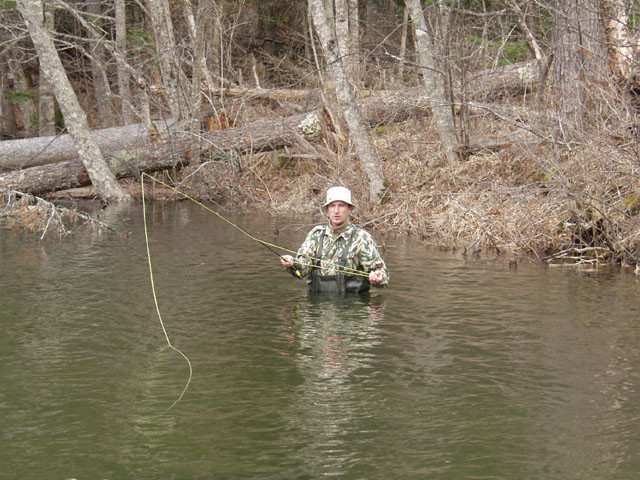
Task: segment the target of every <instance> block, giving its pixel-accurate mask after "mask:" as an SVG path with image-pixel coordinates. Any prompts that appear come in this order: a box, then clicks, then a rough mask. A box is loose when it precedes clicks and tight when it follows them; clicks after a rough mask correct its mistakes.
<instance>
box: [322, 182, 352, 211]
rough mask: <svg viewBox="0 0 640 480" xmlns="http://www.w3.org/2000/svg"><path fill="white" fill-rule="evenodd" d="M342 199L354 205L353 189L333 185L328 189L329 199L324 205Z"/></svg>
mask: <svg viewBox="0 0 640 480" xmlns="http://www.w3.org/2000/svg"><path fill="white" fill-rule="evenodd" d="M337 201H342V202H345V203H348V204H349V205H351V206H352V207H353V206H354V205H353V203H352V202H351V190H349V189H348V188H345V187H331V188H330V189H329V190H327V201H326V202H324V205H323V207H325V208H326V207H328V206H329V204H330V203H333V202H337Z"/></svg>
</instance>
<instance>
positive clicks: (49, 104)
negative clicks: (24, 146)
mask: <svg viewBox="0 0 640 480" xmlns="http://www.w3.org/2000/svg"><path fill="white" fill-rule="evenodd" d="M44 26H45V28H46V29H48V30H53V28H54V27H55V22H54V16H53V7H52V6H51V5H50V4H48V3H47V4H45V6H44ZM38 94H39V97H38V135H39V136H41V137H47V136H51V135H55V134H56V99H55V97H54V96H53V93H52V88H51V85H49V84H48V83H47V79H46V78H45V76H44V75H40V78H39V79H38Z"/></svg>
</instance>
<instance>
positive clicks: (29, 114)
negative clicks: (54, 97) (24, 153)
mask: <svg viewBox="0 0 640 480" xmlns="http://www.w3.org/2000/svg"><path fill="white" fill-rule="evenodd" d="M10 55H11V53H10ZM9 72H10V76H11V79H12V80H13V89H14V92H15V93H19V94H22V95H23V96H22V97H17V98H19V101H18V109H19V110H20V113H21V114H22V126H23V131H24V134H25V135H26V136H28V137H31V136H33V135H34V134H35V133H36V131H37V130H36V125H37V124H36V122H35V119H36V118H35V117H36V109H35V106H34V104H33V98H31V96H30V94H31V93H32V91H31V85H30V84H29V80H27V76H26V75H25V73H24V70H23V68H22V64H21V63H20V62H18V61H17V60H16V59H14V58H11V59H10V60H9Z"/></svg>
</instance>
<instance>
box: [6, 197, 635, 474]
mask: <svg viewBox="0 0 640 480" xmlns="http://www.w3.org/2000/svg"><path fill="white" fill-rule="evenodd" d="M107 210H108V209H107ZM147 213H148V232H149V248H150V252H151V259H152V262H151V264H152V267H153V284H154V285H155V291H156V298H157V302H158V309H159V311H160V314H161V319H160V318H159V317H158V314H157V313H156V308H155V304H154V296H153V292H152V288H151V277H150V273H149V265H148V262H147V254H146V248H145V237H144V232H143V222H142V208H141V206H140V204H137V205H134V206H132V207H131V208H126V209H123V210H120V211H118V212H115V213H109V212H105V213H104V214H103V215H107V219H108V221H109V222H110V223H112V224H113V225H114V226H115V227H116V228H117V229H118V230H119V231H120V232H123V234H121V235H113V234H111V233H108V232H105V233H92V232H78V233H76V234H75V235H72V236H70V237H67V238H63V239H61V240H47V239H46V238H45V240H39V238H38V236H37V235H33V236H32V235H28V234H22V233H15V232H11V231H8V230H6V229H4V230H2V229H0V268H1V271H2V275H1V277H0V328H1V329H2V336H1V337H0V381H1V386H2V388H1V390H0V427H1V428H0V465H2V467H3V471H2V472H1V473H0V478H7V479H21V480H27V479H34V480H36V479H37V480H39V479H43V480H44V479H47V480H51V479H54V480H68V479H77V480H85V479H86V480H89V479H92V480H93V479H137V480H140V479H150V480H151V479H153V480H155V479H249V478H250V479H315V478H322V477H339V478H345V479H452V480H453V479H456V480H460V479H518V480H524V479H540V480H542V479H552V478H553V479H581V480H602V479H605V478H606V479H609V480H610V479H620V480H622V479H635V478H637V475H638V472H639V471H640V428H638V425H640V423H639V420H640V394H639V392H638V383H639V382H640V377H639V373H640V321H639V317H640V315H639V314H640V277H636V276H635V275H634V274H633V273H632V272H626V271H623V272H620V271H613V270H601V271H595V270H584V269H582V270H581V269H577V268H574V267H548V266H542V265H536V264H530V263H527V262H524V261H520V262H519V264H518V266H517V268H510V267H509V264H508V262H507V261H506V260H504V259H500V258H498V259H473V258H465V257H463V256H461V255H460V254H459V253H447V252H439V251H437V250H434V249H431V248H428V247H426V246H424V245H423V244H421V243H419V242H417V241H414V240H412V239H408V238H406V237H402V236H398V237H386V238H384V239H382V238H380V239H378V240H379V244H380V246H381V249H383V250H384V257H385V260H386V262H387V264H388V266H389V270H390V272H391V285H390V287H389V288H386V289H375V290H374V291H372V293H371V294H370V295H368V296H357V295H356V296H347V297H327V296H317V295H310V294H309V293H308V292H307V291H306V286H305V284H304V281H300V280H297V279H295V278H293V277H292V276H291V275H289V274H287V273H286V272H285V271H284V270H283V268H282V267H281V266H280V264H279V261H278V258H277V257H276V256H275V255H274V254H273V253H272V252H269V251H268V250H266V249H264V248H263V247H262V246H260V245H259V244H258V243H256V242H254V241H252V240H251V239H249V238H248V237H247V236H246V235H244V234H243V233H242V232H240V231H239V230H237V229H235V228H233V227H232V226H230V225H229V224H227V223H225V222H223V221H221V220H220V219H219V218H217V217H216V216H215V215H212V214H211V213H209V212H207V211H206V210H204V209H202V208H199V207H198V206H196V205H194V204H189V203H179V204H175V203H171V204H166V205H165V204H156V205H150V206H147ZM229 219H230V220H231V221H233V222H235V223H237V224H238V225H240V226H242V228H245V229H246V230H247V231H249V232H251V233H252V234H253V235H255V236H257V237H259V238H262V239H264V240H267V241H269V242H273V243H275V244H278V245H284V246H287V247H290V248H297V246H298V245H299V244H300V243H301V242H302V240H303V239H304V235H305V233H306V231H307V230H308V225H304V224H305V223H307V224H309V223H311V219H299V218H296V219H291V218H271V217H268V216H263V215H242V214H237V213H233V212H231V213H229ZM163 327H164V330H163ZM165 331H166V335H167V336H166V337H165V333H164V332H165ZM167 339H169V341H170V342H171V345H172V346H174V347H175V348H176V349H178V350H180V352H183V353H184V355H185V356H186V357H187V359H188V360H189V362H190V364H191V367H192V376H190V370H189V364H188V363H187V361H186V359H185V358H184V357H183V356H181V355H180V353H179V352H177V351H176V350H173V349H172V348H170V347H169V344H168V342H167ZM185 387H186V390H185V391H184V395H183V396H182V397H180V395H181V394H182V392H183V390H184V389H185ZM174 403H175V404H174ZM172 405H173V406H172Z"/></svg>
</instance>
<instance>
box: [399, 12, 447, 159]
mask: <svg viewBox="0 0 640 480" xmlns="http://www.w3.org/2000/svg"><path fill="white" fill-rule="evenodd" d="M406 4H407V7H408V8H409V15H410V16H411V21H412V22H413V25H414V27H415V34H416V43H417V45H416V47H417V50H418V58H419V59H420V73H421V74H422V78H423V79H424V83H425V85H426V87H427V93H428V95H429V98H430V100H431V110H432V112H433V118H434V119H435V122H436V126H437V128H438V133H439V134H440V140H441V141H442V146H443V149H444V152H445V156H446V158H447V160H448V161H449V164H451V165H453V164H455V163H456V162H457V161H458V155H457V153H456V149H457V146H458V139H457V136H456V128H455V123H454V117H453V110H452V108H451V101H450V100H449V99H447V95H446V91H445V87H444V85H445V80H444V76H443V73H442V72H441V71H440V70H439V69H438V68H437V66H436V62H435V60H434V57H433V54H432V51H431V50H432V48H433V47H434V45H433V42H432V39H431V38H430V32H429V29H428V28H427V23H426V21H425V18H424V14H423V13H422V6H421V5H420V0H407V1H406Z"/></svg>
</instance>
